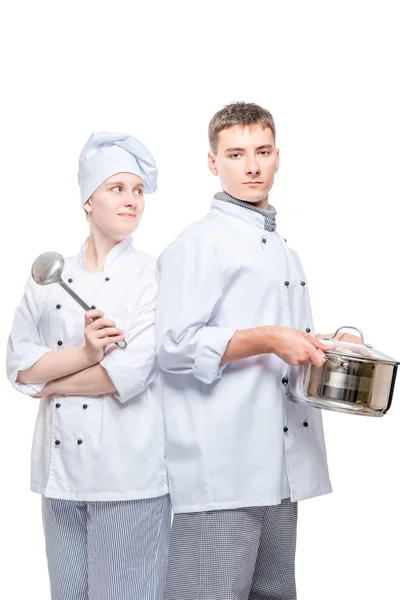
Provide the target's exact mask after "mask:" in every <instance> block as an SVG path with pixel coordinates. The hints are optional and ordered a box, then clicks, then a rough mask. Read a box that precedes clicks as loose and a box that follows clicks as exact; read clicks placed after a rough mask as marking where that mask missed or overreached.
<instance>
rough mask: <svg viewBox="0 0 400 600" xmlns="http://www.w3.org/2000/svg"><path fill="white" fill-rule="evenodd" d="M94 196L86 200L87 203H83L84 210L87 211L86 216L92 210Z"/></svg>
mask: <svg viewBox="0 0 400 600" xmlns="http://www.w3.org/2000/svg"><path fill="white" fill-rule="evenodd" d="M91 202H92V197H90V198H89V200H86V202H85V204H84V205H83V210H84V211H85V213H86V217H88V215H89V214H90V213H91V212H92V205H91Z"/></svg>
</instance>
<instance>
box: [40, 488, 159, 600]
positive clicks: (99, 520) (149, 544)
mask: <svg viewBox="0 0 400 600" xmlns="http://www.w3.org/2000/svg"><path fill="white" fill-rule="evenodd" d="M42 511H43V525H44V532H45V540H46V553H47V562H48V567H49V575H50V587H51V598H52V600H162V598H163V593H164V586H165V572H166V566H167V556H168V544H169V537H170V528H171V507H170V499H169V495H166V496H161V497H160V498H149V499H144V500H128V501H115V502H80V501H75V500H58V499H54V498H45V497H42Z"/></svg>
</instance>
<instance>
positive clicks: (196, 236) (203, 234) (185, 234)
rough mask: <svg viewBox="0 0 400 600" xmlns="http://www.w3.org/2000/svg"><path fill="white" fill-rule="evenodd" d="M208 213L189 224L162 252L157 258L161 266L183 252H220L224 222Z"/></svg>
mask: <svg viewBox="0 0 400 600" xmlns="http://www.w3.org/2000/svg"><path fill="white" fill-rule="evenodd" d="M221 221H222V220H221V219H218V218H215V216H214V215H213V214H212V213H208V214H207V215H206V216H205V217H204V218H203V219H201V220H200V221H197V222H196V223H192V224H191V225H188V227H186V228H185V229H184V230H183V231H182V232H181V233H180V234H179V235H178V237H177V238H175V240H173V242H171V243H170V244H169V245H168V246H167V247H166V248H165V249H164V250H163V252H162V253H161V254H160V256H159V257H158V260H157V264H158V266H160V265H161V264H162V263H163V262H164V261H165V260H168V259H169V258H171V257H173V256H175V255H176V254H181V253H190V252H193V253H195V254H210V255H211V254H213V253H215V252H218V249H217V247H218V245H220V243H221V235H223V229H224V223H223V222H222V223H221Z"/></svg>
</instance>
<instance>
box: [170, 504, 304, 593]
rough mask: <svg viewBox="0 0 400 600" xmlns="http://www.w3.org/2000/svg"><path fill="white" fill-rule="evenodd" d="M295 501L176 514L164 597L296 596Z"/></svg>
mask: <svg viewBox="0 0 400 600" xmlns="http://www.w3.org/2000/svg"><path fill="white" fill-rule="evenodd" d="M296 528H297V503H292V502H290V500H289V499H286V500H283V501H282V503H281V504H278V505H276V506H259V507H251V508H238V509H232V510H213V511H209V512H200V513H178V514H176V515H175V516H174V521H173V525H172V532H171V543H170V550H169V559H168V568H167V584H166V591H165V596H164V598H165V600H296V584H295V551H296Z"/></svg>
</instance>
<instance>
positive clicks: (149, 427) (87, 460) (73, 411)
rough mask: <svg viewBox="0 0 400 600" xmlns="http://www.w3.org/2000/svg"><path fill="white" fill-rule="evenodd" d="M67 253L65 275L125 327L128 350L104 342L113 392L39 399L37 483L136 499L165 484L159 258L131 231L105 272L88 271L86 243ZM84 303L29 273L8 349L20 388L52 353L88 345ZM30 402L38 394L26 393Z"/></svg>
mask: <svg viewBox="0 0 400 600" xmlns="http://www.w3.org/2000/svg"><path fill="white" fill-rule="evenodd" d="M86 246H87V242H86V243H85V244H84V245H83V246H82V248H81V250H80V253H79V254H78V255H77V256H75V257H72V258H69V259H67V260H66V264H65V268H64V272H63V279H64V280H65V281H68V282H69V285H70V286H71V288H72V289H73V290H74V291H75V292H76V293H77V294H78V295H79V296H80V297H81V298H82V299H83V300H85V302H86V303H87V304H89V306H92V305H95V306H96V307H97V308H98V309H100V310H102V311H103V312H104V313H105V316H106V317H107V318H110V319H112V320H114V321H115V322H116V324H117V326H119V327H121V328H122V329H123V331H124V333H125V339H126V341H127V344H128V345H127V348H126V349H125V350H121V349H119V348H117V346H116V345H115V344H110V345H108V346H107V348H106V352H105V356H104V358H103V360H102V361H101V363H100V364H101V365H102V366H103V367H104V368H105V369H106V370H107V372H108V375H109V377H110V378H111V380H112V381H113V383H114V386H115V388H116V390H117V391H116V393H114V394H103V395H100V396H63V395H59V394H57V395H52V396H48V397H44V398H42V399H41V400H40V408H39V414H38V418H37V422H36V427H35V433H34V440H33V447H32V478H31V489H32V490H33V491H35V492H38V493H40V494H44V495H45V496H48V497H52V498H64V499H70V500H87V501H94V500H108V501H109V500H130V499H139V498H149V497H156V496H161V495H164V494H166V493H167V492H168V489H167V481H166V471H165V458H164V454H165V439H164V424H163V415H162V407H161V399H160V391H159V386H160V381H159V377H158V374H157V366H156V354H155V340H154V318H155V303H156V296H157V278H156V270H155V261H154V259H153V258H152V257H150V256H148V255H147V254H144V253H142V252H139V251H138V250H136V249H134V247H133V245H132V238H131V237H129V238H127V239H126V240H124V241H123V242H120V243H119V244H118V245H117V246H115V247H114V248H113V249H112V250H111V252H110V253H109V254H108V256H107V259H106V263H105V267H104V272H95V273H88V272H85V271H84V262H85V250H86ZM84 322H85V312H84V310H83V309H82V308H81V307H80V306H79V305H78V304H77V303H76V302H75V301H74V300H73V299H72V298H71V297H70V296H69V295H68V294H67V293H66V292H65V291H64V290H63V289H62V288H61V287H60V286H59V285H50V286H46V287H41V286H38V285H37V284H36V283H34V282H33V280H32V279H29V281H28V283H27V285H26V290H25V295H24V297H23V299H22V303H21V305H20V306H19V307H18V308H17V310H16V313H15V319H14V323H13V327H12V331H11V334H10V338H9V343H8V351H7V374H8V378H9V380H10V382H11V383H12V385H13V386H14V387H15V389H17V390H19V391H20V392H22V393H24V394H29V395H32V394H35V393H37V392H40V391H41V390H42V389H43V388H44V386H45V383H46V382H43V383H41V384H32V385H25V384H20V383H17V382H16V379H17V375H18V371H20V370H24V369H28V368H30V367H31V366H32V365H33V364H34V363H35V362H37V361H38V360H39V359H40V358H41V357H42V356H43V355H44V354H45V353H46V352H49V351H51V350H53V351H60V352H62V350H63V349H64V348H69V347H71V346H80V345H83V344H84V342H85V340H84ZM30 401H31V402H35V400H33V399H30Z"/></svg>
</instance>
